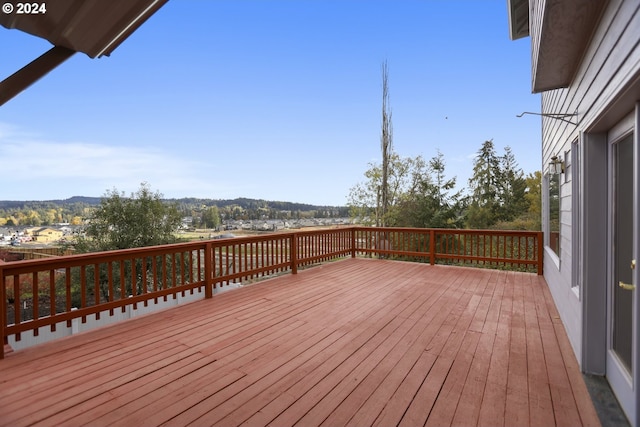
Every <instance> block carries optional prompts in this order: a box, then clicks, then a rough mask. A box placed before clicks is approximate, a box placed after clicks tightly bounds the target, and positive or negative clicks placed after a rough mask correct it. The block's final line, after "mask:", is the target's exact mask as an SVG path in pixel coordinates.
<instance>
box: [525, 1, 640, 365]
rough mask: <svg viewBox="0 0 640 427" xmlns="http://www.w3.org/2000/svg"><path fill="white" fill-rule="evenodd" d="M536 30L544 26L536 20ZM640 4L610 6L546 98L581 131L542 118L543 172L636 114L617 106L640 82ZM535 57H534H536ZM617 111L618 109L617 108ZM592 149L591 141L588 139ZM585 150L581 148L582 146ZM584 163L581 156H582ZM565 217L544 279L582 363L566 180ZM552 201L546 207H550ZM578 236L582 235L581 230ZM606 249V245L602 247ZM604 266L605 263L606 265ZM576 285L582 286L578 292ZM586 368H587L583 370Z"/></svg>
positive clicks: (545, 107) (545, 105)
mask: <svg viewBox="0 0 640 427" xmlns="http://www.w3.org/2000/svg"><path fill="white" fill-rule="evenodd" d="M539 3H540V2H537V1H536V2H534V6H533V7H532V11H533V13H537V12H536V11H540V10H541V9H542V6H540V4H539ZM531 22H532V24H531V25H532V26H535V25H538V26H539V25H541V22H540V20H539V19H538V18H536V17H535V16H534V18H533V19H532V21H531ZM639 28H640V2H638V1H623V0H613V1H610V2H608V4H607V5H606V7H605V9H604V10H603V12H602V16H601V18H600V21H599V24H598V26H597V27H596V28H595V31H594V33H593V37H592V39H591V42H590V43H589V45H588V46H587V48H586V50H585V52H584V56H583V59H582V61H581V63H580V65H579V67H578V69H577V72H576V74H575V76H574V78H573V80H572V83H571V85H570V86H569V87H568V88H563V89H556V90H551V91H547V92H543V93H542V112H543V113H570V114H573V113H576V114H577V115H576V116H574V117H567V119H568V120H570V121H573V122H574V123H577V125H574V124H571V123H567V122H565V121H562V120H559V119H557V118H552V117H543V118H542V152H543V163H542V164H543V168H545V170H544V171H545V172H546V168H547V165H548V164H549V162H550V160H551V157H552V156H554V155H558V156H561V157H562V158H563V159H564V160H569V158H567V159H565V154H567V155H568V156H567V157H570V151H571V149H572V146H573V149H580V150H583V149H584V147H576V146H575V145H574V142H575V141H578V140H579V139H580V138H581V134H582V133H593V134H596V133H598V132H606V131H607V130H608V128H610V127H611V126H613V124H615V122H616V121H617V120H620V119H622V118H623V117H624V116H626V115H627V114H629V113H630V112H631V111H633V108H634V105H633V104H632V103H627V104H623V105H620V103H619V102H618V103H616V101H617V100H618V99H620V95H621V94H623V93H624V91H625V88H627V87H628V86H630V85H631V83H632V82H633V81H634V80H635V79H637V78H640V43H639V42H640V38H639V37H638V29H639ZM538 33H539V28H538V29H535V28H532V29H531V34H532V52H534V53H535V52H536V51H537V49H538V47H537V46H536V40H538V39H537V38H534V37H533V36H534V35H535V34H538ZM533 56H535V55H533ZM614 106H615V107H616V108H613V107H614ZM586 141H587V143H588V142H589V139H588V138H587V139H586ZM581 144H582V142H581ZM581 157H582V156H581ZM574 166H577V167H576V168H575V170H576V171H577V172H578V173H579V174H581V175H580V177H581V180H582V176H583V175H582V174H583V172H584V173H589V171H588V170H587V168H586V167H585V166H586V165H585V164H584V162H583V163H582V164H580V165H574ZM561 182H562V184H561V188H560V194H561V204H560V208H561V213H560V223H561V225H560V238H561V243H560V245H561V246H560V247H561V250H560V256H559V262H558V260H557V259H555V257H554V255H553V253H552V252H551V250H549V249H548V248H547V250H546V251H545V259H544V263H545V264H544V265H545V269H544V275H545V278H546V280H547V283H548V284H549V287H550V290H551V294H552V295H553V298H554V300H555V303H556V305H557V307H558V311H559V313H560V317H561V319H562V321H563V323H564V325H565V328H566V331H567V334H568V335H569V339H570V341H571V344H572V346H573V349H574V351H575V353H576V356H577V359H578V360H579V361H583V358H582V356H583V354H582V351H583V350H582V349H583V348H584V343H583V339H584V336H583V320H585V319H583V303H582V301H581V297H582V291H583V290H582V284H581V283H577V281H578V279H579V275H578V274H576V271H577V270H576V269H574V268H572V264H573V263H574V262H577V263H578V264H579V265H580V264H582V263H581V262H580V260H574V259H573V258H572V257H573V256H574V254H575V253H579V251H574V250H573V248H572V246H571V245H572V238H571V237H572V235H573V233H574V231H575V230H573V227H580V224H574V223H573V222H574V217H577V213H576V214H575V215H574V213H573V205H574V204H573V200H572V183H571V180H565V176H564V175H563V176H562V177H561ZM546 204H547V201H544V202H543V205H546ZM543 229H544V230H543V231H545V232H546V233H548V232H549V230H548V229H546V221H543ZM578 231H579V230H578ZM601 243H604V242H601ZM602 261H603V262H605V260H602ZM574 282H575V283H576V284H577V285H578V287H577V288H573V287H572V284H574ZM583 368H584V366H583Z"/></svg>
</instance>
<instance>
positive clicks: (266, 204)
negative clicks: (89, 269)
mask: <svg viewBox="0 0 640 427" xmlns="http://www.w3.org/2000/svg"><path fill="white" fill-rule="evenodd" d="M101 200H102V198H101V197H85V196H73V197H70V198H68V199H56V200H24V201H19V200H0V209H6V210H8V209H24V208H30V207H34V208H35V207H44V206H52V205H54V206H60V207H64V206H69V205H78V204H82V205H88V206H96V205H99V204H100V201H101ZM166 200H167V201H168V202H175V203H177V204H179V205H189V206H192V205H204V206H218V207H219V208H222V207H225V206H240V207H241V208H243V209H259V208H267V209H275V210H283V211H302V212H308V211H317V210H336V209H345V208H346V207H345V206H319V205H310V204H306V203H295V202H281V201H270V200H261V199H249V198H246V197H239V198H236V199H199V198H195V197H184V198H181V199H166Z"/></svg>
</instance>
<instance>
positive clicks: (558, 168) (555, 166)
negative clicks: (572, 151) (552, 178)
mask: <svg viewBox="0 0 640 427" xmlns="http://www.w3.org/2000/svg"><path fill="white" fill-rule="evenodd" d="M549 171H550V172H551V173H552V174H554V175H559V174H561V173H564V160H562V159H561V158H559V157H558V156H553V157H551V161H550V162H549Z"/></svg>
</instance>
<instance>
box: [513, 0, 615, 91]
mask: <svg viewBox="0 0 640 427" xmlns="http://www.w3.org/2000/svg"><path fill="white" fill-rule="evenodd" d="M507 3H508V8H509V30H510V36H511V38H512V39H516V38H521V37H526V36H527V35H530V36H531V52H532V56H531V61H532V64H531V65H532V91H533V92H534V93H539V92H544V91H547V90H552V89H558V88H563V87H568V86H569V85H570V84H571V81H572V80H573V77H574V76H575V75H576V72H577V69H578V66H579V65H580V61H581V60H582V57H583V55H584V51H585V49H586V47H587V46H588V44H589V41H590V39H591V37H592V35H593V31H594V29H595V28H596V24H597V22H598V20H599V19H600V15H601V13H602V10H603V8H604V6H605V4H606V2H605V1H584V0H538V1H535V0H507ZM525 10H526V22H527V25H528V27H529V28H528V29H526V30H525V29H524V27H523V25H524V22H525Z"/></svg>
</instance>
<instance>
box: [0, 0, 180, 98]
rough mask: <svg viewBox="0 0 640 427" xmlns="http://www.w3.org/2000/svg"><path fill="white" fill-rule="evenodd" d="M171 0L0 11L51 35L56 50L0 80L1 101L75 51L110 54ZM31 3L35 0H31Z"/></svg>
mask: <svg viewBox="0 0 640 427" xmlns="http://www.w3.org/2000/svg"><path fill="white" fill-rule="evenodd" d="M167 1H168V0H55V1H49V2H37V3H36V4H38V5H39V4H45V8H46V12H42V13H29V14H27V13H23V14H18V13H17V12H18V3H23V4H24V3H25V2H18V1H15V0H14V1H4V3H5V6H4V7H6V4H7V3H10V4H12V5H13V6H14V7H13V11H12V13H0V25H2V26H3V27H5V28H8V29H18V30H21V31H24V32H26V33H29V34H32V35H34V36H37V37H41V38H43V39H45V40H48V41H49V42H50V43H51V44H52V45H53V47H52V49H51V50H49V51H48V52H46V53H44V54H43V55H42V56H41V57H39V58H37V59H36V60H34V61H33V62H31V63H30V64H28V65H27V66H25V67H24V68H22V69H20V70H19V71H17V72H16V73H14V74H13V75H11V76H9V77H8V78H7V79H5V80H4V81H2V82H0V105H2V104H4V103H6V102H7V101H8V100H10V99H11V98H13V97H14V96H16V95H17V94H18V93H20V92H22V91H23V90H24V89H26V88H27V87H28V86H30V85H31V84H33V83H34V82H35V81H37V80H38V79H39V78H41V77H42V76H44V75H45V74H47V73H48V72H49V71H51V70H52V69H54V68H55V67H57V66H58V65H60V63H62V62H63V61H65V60H66V59H67V58H69V57H70V56H71V55H73V54H74V53H76V52H82V53H85V54H87V55H88V56H89V57H91V58H99V57H102V56H108V55H110V54H111V52H113V51H114V49H116V48H117V47H118V46H119V45H120V44H121V43H122V42H123V41H124V40H126V38H127V37H129V36H130V35H131V34H132V33H133V32H134V31H135V30H137V29H138V28H139V27H140V25H142V24H143V23H144V22H145V21H146V20H147V19H148V18H149V17H150V16H151V15H153V14H154V13H155V12H156V11H157V10H158V9H160V8H161V7H162V6H163V5H164V4H165V3H166V2H167ZM31 4H33V3H31Z"/></svg>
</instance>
